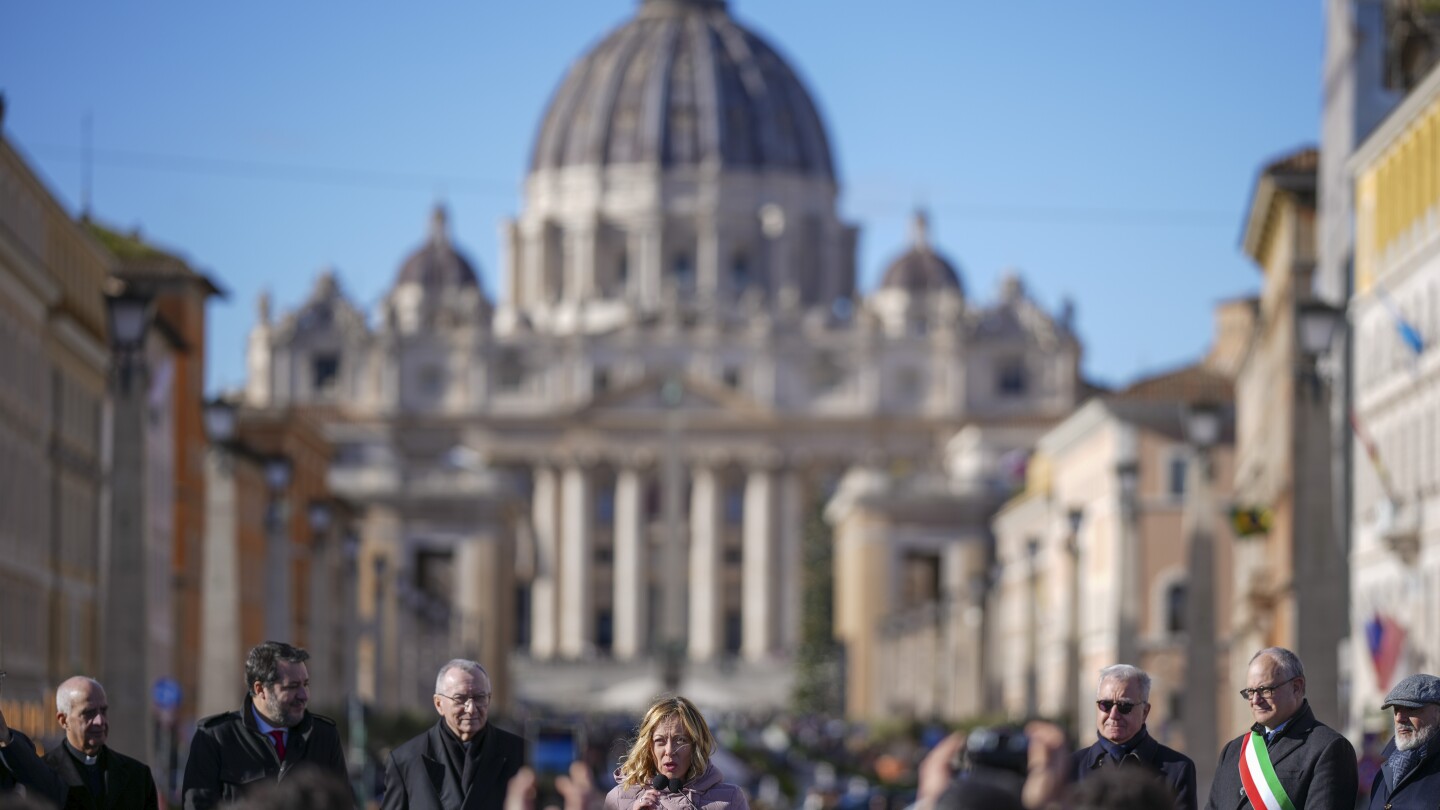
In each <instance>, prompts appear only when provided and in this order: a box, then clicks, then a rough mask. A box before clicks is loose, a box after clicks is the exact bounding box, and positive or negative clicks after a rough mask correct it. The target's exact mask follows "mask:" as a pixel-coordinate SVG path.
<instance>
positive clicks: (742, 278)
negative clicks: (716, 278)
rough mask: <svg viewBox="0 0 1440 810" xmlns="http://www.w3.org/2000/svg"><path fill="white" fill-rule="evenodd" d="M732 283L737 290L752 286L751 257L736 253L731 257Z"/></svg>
mask: <svg viewBox="0 0 1440 810" xmlns="http://www.w3.org/2000/svg"><path fill="white" fill-rule="evenodd" d="M730 284H731V285H732V286H733V287H734V288H735V290H736V291H740V290H744V289H745V288H746V287H749V286H750V257H749V256H746V255H745V254H744V253H736V254H735V255H734V256H733V257H731V259H730Z"/></svg>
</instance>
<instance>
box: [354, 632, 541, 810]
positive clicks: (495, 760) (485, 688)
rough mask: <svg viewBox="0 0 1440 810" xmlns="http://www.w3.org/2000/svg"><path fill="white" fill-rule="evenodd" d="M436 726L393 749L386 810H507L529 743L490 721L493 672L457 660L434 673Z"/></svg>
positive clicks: (387, 765)
mask: <svg viewBox="0 0 1440 810" xmlns="http://www.w3.org/2000/svg"><path fill="white" fill-rule="evenodd" d="M435 712H436V713H437V714H439V715H440V720H439V721H438V722H436V723H435V725H434V726H432V727H431V728H430V730H429V731H426V732H425V733H424V734H421V735H419V736H417V737H415V738H413V739H411V740H409V741H408V742H406V743H404V744H403V745H401V746H399V747H398V748H396V749H395V750H394V751H392V752H390V759H389V760H388V761H387V762H386V763H385V798H384V799H383V800H381V802H380V807H381V810H502V808H503V807H504V805H505V788H506V786H507V784H508V783H509V782H510V778H511V777H513V776H514V775H515V774H516V772H518V771H519V770H520V766H522V765H524V764H525V743H524V740H522V739H521V738H520V737H517V736H516V735H514V734H511V733H510V732H508V731H506V730H504V729H501V728H495V727H494V726H490V725H488V724H487V723H486V721H487V720H488V719H489V712H490V676H489V674H487V673H486V672H485V668H484V667H482V666H480V665H479V664H477V663H476V662H474V661H467V660H465V659H462V658H457V659H455V660H453V661H450V662H449V663H447V664H445V666H443V667H441V668H440V672H439V674H437V675H436V676H435Z"/></svg>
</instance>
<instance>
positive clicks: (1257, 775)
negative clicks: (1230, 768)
mask: <svg viewBox="0 0 1440 810" xmlns="http://www.w3.org/2000/svg"><path fill="white" fill-rule="evenodd" d="M1240 784H1242V785H1244V787H1245V795H1246V796H1247V797H1249V799H1250V806H1251V807H1254V808H1256V810H1260V809H1261V808H1264V810H1295V804H1294V803H1293V802H1291V801H1290V797H1289V796H1286V795H1285V788H1284V787H1282V786H1281V784H1280V779H1279V777H1277V776H1276V775H1275V766H1274V765H1271V764H1270V751H1269V749H1267V748H1266V747H1265V737H1264V735H1262V734H1260V733H1259V732H1256V731H1252V732H1250V736H1249V737H1242V738H1241V739H1240Z"/></svg>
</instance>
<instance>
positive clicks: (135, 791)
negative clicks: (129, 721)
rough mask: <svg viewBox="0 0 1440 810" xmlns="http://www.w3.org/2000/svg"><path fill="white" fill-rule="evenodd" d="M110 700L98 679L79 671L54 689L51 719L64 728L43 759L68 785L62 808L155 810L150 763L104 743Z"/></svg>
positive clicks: (81, 809) (75, 809)
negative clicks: (62, 733)
mask: <svg viewBox="0 0 1440 810" xmlns="http://www.w3.org/2000/svg"><path fill="white" fill-rule="evenodd" d="M109 712H110V702H109V701H108V700H107V699H106V697H105V688H104V687H102V686H101V685H100V684H99V682H97V681H95V680H92V679H90V678H86V677H84V676H82V675H76V676H75V677H73V678H71V679H69V680H67V681H65V682H64V683H62V684H60V688H59V689H56V690H55V719H56V720H58V721H59V722H60V728H62V729H64V730H65V739H64V741H63V742H61V743H60V745H59V746H57V747H55V748H53V749H51V750H50V751H47V752H46V753H45V764H46V765H49V766H50V767H51V768H54V769H55V772H56V773H57V774H59V775H60V778H61V779H62V780H64V782H65V784H66V785H68V786H69V787H70V796H69V798H67V799H66V800H65V810H158V808H159V807H160V801H159V798H158V794H157V792H156V790H155V777H154V776H153V775H152V774H151V773H150V766H148V765H146V764H145V763H143V762H141V761H139V760H136V759H131V758H130V757H127V756H125V755H124V754H122V753H120V752H118V751H115V750H113V749H111V748H110V747H109V746H108V745H106V744H105V742H106V740H107V739H109V737H110V717H109Z"/></svg>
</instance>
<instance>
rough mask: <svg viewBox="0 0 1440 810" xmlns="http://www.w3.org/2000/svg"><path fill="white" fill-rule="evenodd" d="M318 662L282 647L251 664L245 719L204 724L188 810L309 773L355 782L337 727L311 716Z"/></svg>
mask: <svg viewBox="0 0 1440 810" xmlns="http://www.w3.org/2000/svg"><path fill="white" fill-rule="evenodd" d="M309 659H310V654H309V653H307V652H305V651H304V650H302V649H300V648H298V647H292V646H290V645H289V644H286V643H284V642H280V641H266V642H262V643H260V644H257V645H255V648H254V649H252V650H250V654H249V655H248V656H247V657H246V659H245V680H246V682H247V683H248V684H249V694H247V695H246V696H245V701H244V704H243V705H242V706H241V707H240V710H239V711H235V712H227V713H225V714H217V715H215V716H214V717H207V718H205V719H204V720H201V721H200V723H199V727H198V728H197V729H196V730H195V736H194V737H193V738H192V739H191V740H190V759H189V761H187V762H186V763H185V780H184V785H183V788H182V793H183V798H184V807H185V810H207V809H208V808H211V807H216V806H218V805H220V804H221V803H229V802H232V801H235V800H237V799H239V798H240V797H241V796H243V795H244V794H245V791H246V790H247V789H249V788H251V787H254V786H257V785H260V784H264V783H274V782H279V781H282V780H284V779H285V777H286V775H288V774H290V773H294V772H295V771H297V770H300V769H303V768H319V769H321V770H323V771H326V772H327V773H330V774H332V775H333V776H334V777H335V778H337V779H342V780H344V779H348V778H349V770H348V769H347V768H346V767H345V751H344V749H343V747H342V746H341V744H340V732H339V730H337V729H336V728H335V721H334V720H331V719H330V718H328V717H323V716H321V715H318V714H311V713H310V712H309V711H306V709H305V706H306V704H307V703H308V702H309V701H310V673H309V671H308V670H307V669H306V668H305V662H306V661H307V660H309Z"/></svg>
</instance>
